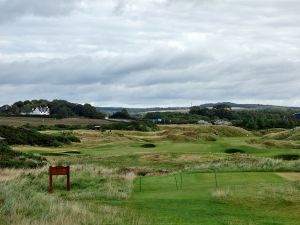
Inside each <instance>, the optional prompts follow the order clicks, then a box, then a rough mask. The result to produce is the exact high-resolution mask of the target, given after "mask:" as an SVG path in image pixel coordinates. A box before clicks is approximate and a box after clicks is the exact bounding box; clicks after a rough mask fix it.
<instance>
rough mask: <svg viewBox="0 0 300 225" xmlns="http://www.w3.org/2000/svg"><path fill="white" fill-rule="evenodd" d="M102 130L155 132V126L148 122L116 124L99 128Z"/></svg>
mask: <svg viewBox="0 0 300 225" xmlns="http://www.w3.org/2000/svg"><path fill="white" fill-rule="evenodd" d="M101 129H102V130H131V131H133V130H135V131H145V132H146V131H156V130H158V127H157V125H155V124H154V123H152V122H150V121H132V122H118V123H112V124H107V125H103V126H101Z"/></svg>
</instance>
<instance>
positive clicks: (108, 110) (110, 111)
mask: <svg viewBox="0 0 300 225" xmlns="http://www.w3.org/2000/svg"><path fill="white" fill-rule="evenodd" d="M122 109H123V108H122V107H97V110H99V111H101V112H105V113H108V114H113V113H115V112H120V111H121V110H122ZM126 109H127V111H128V112H129V114H144V113H148V112H188V111H189V107H166V108H163V107H154V108H126Z"/></svg>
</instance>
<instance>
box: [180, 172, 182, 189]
mask: <svg viewBox="0 0 300 225" xmlns="http://www.w3.org/2000/svg"><path fill="white" fill-rule="evenodd" d="M180 189H182V173H180Z"/></svg>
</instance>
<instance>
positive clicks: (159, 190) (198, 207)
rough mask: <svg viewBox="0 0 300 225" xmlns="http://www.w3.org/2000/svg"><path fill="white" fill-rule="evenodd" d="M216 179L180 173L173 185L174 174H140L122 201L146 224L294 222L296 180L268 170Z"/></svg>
mask: <svg viewBox="0 0 300 225" xmlns="http://www.w3.org/2000/svg"><path fill="white" fill-rule="evenodd" d="M177 180H178V186H180V185H179V183H180V176H179V175H177ZM217 180H218V185H219V188H216V184H215V179H214V174H213V173H188V174H183V186H182V189H181V190H180V188H179V190H177V188H176V183H175V178H174V176H161V177H143V178H142V191H141V192H140V190H139V188H140V187H139V186H140V184H139V179H138V180H137V181H136V189H135V194H134V195H133V197H132V198H131V199H130V200H129V201H128V204H130V205H131V206H132V207H135V208H136V209H137V210H138V211H141V212H142V213H143V215H148V217H149V218H151V219H152V222H151V223H150V224H180V225H183V224H203V225H204V224H207V225H210V224H236V225H238V224H289V225H292V224H295V225H296V224H299V220H300V214H295V213H292V212H297V211H299V210H300V204H299V203H300V192H299V191H298V190H297V183H292V182H288V181H285V180H283V179H282V178H281V177H279V176H278V175H276V174H274V173H218V174H217ZM291 190H292V191H293V193H292V194H293V196H291Z"/></svg>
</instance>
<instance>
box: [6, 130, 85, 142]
mask: <svg viewBox="0 0 300 225" xmlns="http://www.w3.org/2000/svg"><path fill="white" fill-rule="evenodd" d="M0 136H2V137H4V138H5V139H6V140H5V141H6V142H7V144H9V145H14V144H17V145H38V146H54V147H57V146H61V145H63V144H69V143H71V142H80V140H79V139H78V138H77V137H75V136H74V135H70V134H59V135H58V134H56V135H48V134H42V133H39V132H37V131H34V130H30V129H27V128H24V127H10V126H0Z"/></svg>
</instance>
